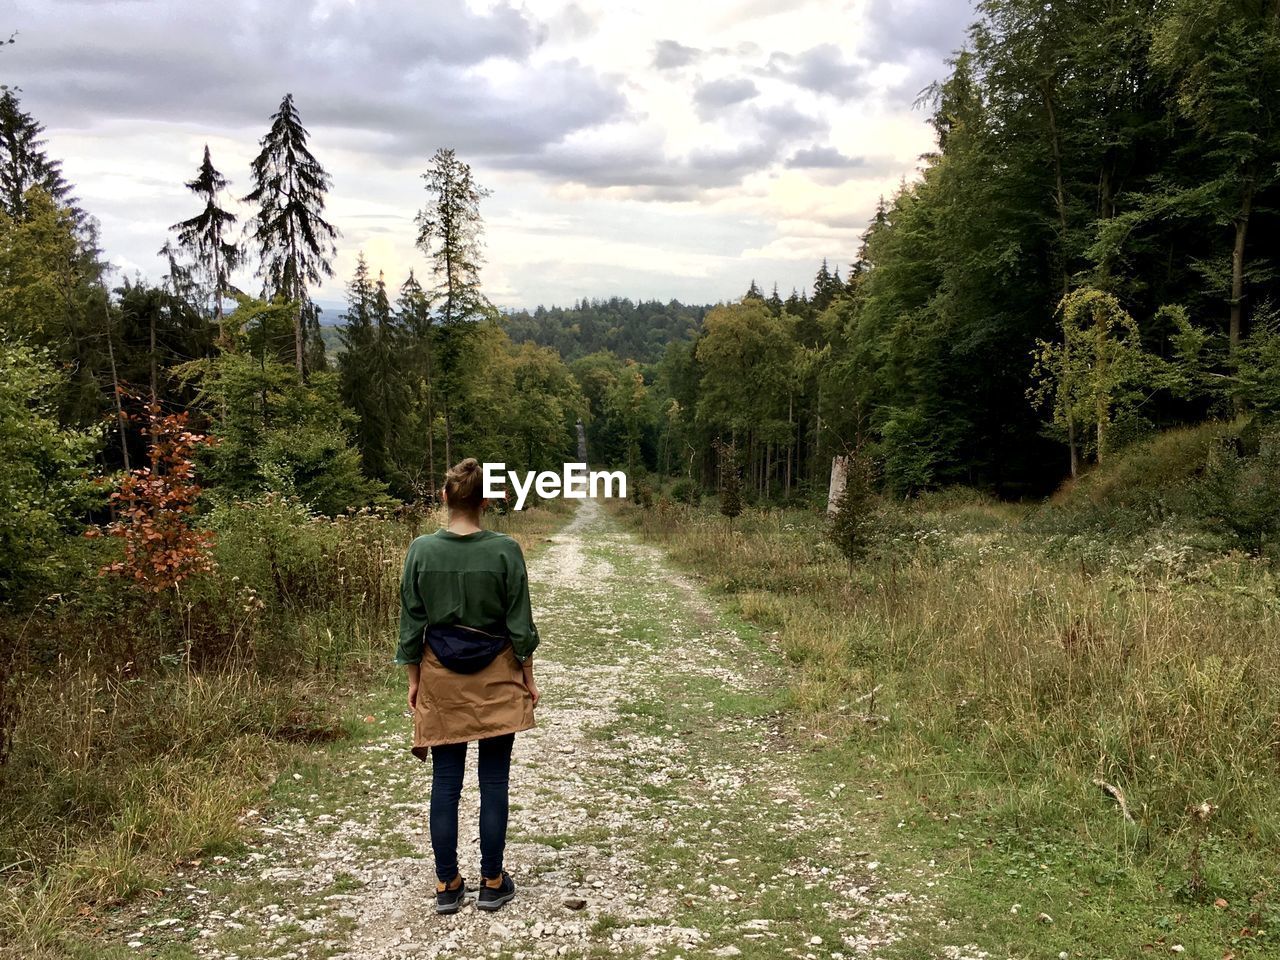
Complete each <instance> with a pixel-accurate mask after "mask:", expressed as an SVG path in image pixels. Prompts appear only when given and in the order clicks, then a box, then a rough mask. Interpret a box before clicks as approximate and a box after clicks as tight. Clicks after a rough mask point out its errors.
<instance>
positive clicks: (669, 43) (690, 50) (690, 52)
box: [653, 40, 702, 70]
mask: <svg viewBox="0 0 1280 960" xmlns="http://www.w3.org/2000/svg"><path fill="white" fill-rule="evenodd" d="M701 57H702V51H701V50H699V49H698V48H697V47H686V46H685V45H684V44H683V43H677V42H676V41H675V40H659V41H658V42H657V43H656V44H655V45H654V50H653V65H654V67H656V68H657V69H659V70H674V69H676V68H678V67H687V66H688V65H689V64H691V63H693V62H694V61H695V60H698V59H700V58H701Z"/></svg>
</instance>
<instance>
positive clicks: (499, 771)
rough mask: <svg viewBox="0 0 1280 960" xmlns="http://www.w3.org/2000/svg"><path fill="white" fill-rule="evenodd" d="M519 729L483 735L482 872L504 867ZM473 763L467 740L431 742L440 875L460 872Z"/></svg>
mask: <svg viewBox="0 0 1280 960" xmlns="http://www.w3.org/2000/svg"><path fill="white" fill-rule="evenodd" d="M515 739H516V735H515V734H514V733H507V734H504V735H502V736H500V737H489V738H488V739H486V740H481V741H480V750H479V753H480V760H479V763H478V765H477V772H478V773H479V780H480V874H481V876H484V877H489V878H492V877H497V876H500V875H501V873H502V853H503V850H504V849H505V848H506V846H507V787H508V784H509V783H510V777H511V747H512V745H513V744H514V743H515ZM466 765H467V745H466V744H465V743H447V744H444V745H443V746H439V747H432V748H431V850H432V852H433V853H434V854H435V857H436V878H437V879H439V881H440V882H441V883H449V882H451V881H452V880H453V878H454V877H456V876H457V875H458V799H459V797H461V796H462V775H463V772H464V771H465V769H466Z"/></svg>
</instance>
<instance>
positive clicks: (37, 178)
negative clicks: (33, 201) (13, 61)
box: [0, 89, 83, 222]
mask: <svg viewBox="0 0 1280 960" xmlns="http://www.w3.org/2000/svg"><path fill="white" fill-rule="evenodd" d="M43 132H44V127H42V126H41V125H40V124H39V123H37V122H36V121H35V119H34V118H32V116H31V114H29V113H25V112H23V110H22V105H21V103H19V101H18V96H17V93H16V92H15V91H14V90H12V89H7V90H5V91H4V92H3V93H2V94H0V207H3V209H4V211H5V212H6V213H7V214H9V216H10V217H12V218H13V219H14V220H26V219H27V217H28V215H29V213H30V211H29V209H28V205H27V198H26V193H27V191H28V190H30V189H31V188H32V187H41V188H43V189H44V192H45V193H47V194H48V195H49V196H50V197H52V198H53V201H54V202H55V203H56V204H57V205H58V206H59V207H69V208H70V209H71V210H72V212H73V213H74V214H75V219H76V220H77V222H78V221H80V220H81V219H82V217H83V214H82V213H81V211H80V210H79V208H77V207H76V205H75V201H74V199H73V198H72V196H71V185H70V184H68V183H67V181H66V180H64V179H63V177H62V164H61V163H60V162H59V161H57V160H50V159H49V156H48V154H46V153H45V150H44V147H45V144H46V141H45V140H44V139H43V138H42V137H41V136H40V134H41V133H43Z"/></svg>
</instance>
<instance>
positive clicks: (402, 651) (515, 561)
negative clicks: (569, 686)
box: [396, 530, 538, 663]
mask: <svg viewBox="0 0 1280 960" xmlns="http://www.w3.org/2000/svg"><path fill="white" fill-rule="evenodd" d="M493 623H505V624H506V625H507V632H508V633H509V634H510V635H511V649H512V650H513V651H514V652H515V655H516V659H517V660H519V661H520V662H521V663H524V661H525V660H527V659H528V658H529V656H530V655H531V654H532V653H533V651H534V648H536V647H537V646H538V628H537V627H536V626H535V625H534V622H533V610H532V608H531V607H530V605H529V579H528V575H527V574H526V572H525V566H524V553H523V552H521V550H520V544H518V543H516V542H515V541H514V540H512V539H511V538H510V537H508V536H507V535H506V534H504V533H497V532H495V531H493V530H480V531H478V532H476V533H468V534H466V535H459V534H456V533H450V532H449V531H448V530H437V531H436V532H435V533H430V534H425V535H424V536H421V537H418V538H417V539H416V540H414V541H413V543H411V544H409V552H408V553H407V554H406V555H405V558H404V573H403V574H402V575H401V577H400V645H399V646H398V647H397V648H396V663H420V662H421V661H422V645H423V636H422V633H423V630H424V629H425V628H426V626H427V624H461V625H462V626H464V627H484V626H486V625H489V624H493Z"/></svg>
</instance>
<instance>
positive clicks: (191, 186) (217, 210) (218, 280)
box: [166, 144, 241, 340]
mask: <svg viewBox="0 0 1280 960" xmlns="http://www.w3.org/2000/svg"><path fill="white" fill-rule="evenodd" d="M228 184H229V181H228V180H227V178H226V177H224V176H223V175H222V174H221V173H219V172H218V170H217V168H215V167H214V165H213V160H212V159H211V158H210V156H209V145H208V144H205V147H204V159H203V160H202V161H201V162H200V169H199V170H198V171H197V172H196V176H195V179H194V180H188V181H187V189H188V190H190V191H191V192H192V193H194V194H195V195H196V196H197V197H199V198H200V199H201V200H202V201H204V209H203V210H201V211H200V213H198V214H196V215H195V216H194V217H191V218H190V219H187V220H181V221H179V222H178V223H175V224H174V225H173V226H172V227H170V228H169V229H170V230H176V231H177V232H178V246H179V247H180V248H181V249H182V250H183V251H185V252H186V254H187V255H188V256H189V257H190V258H191V260H192V261H194V263H195V266H196V270H197V271H198V273H199V275H200V276H201V277H202V279H204V280H205V281H207V282H208V284H209V285H210V288H211V291H212V296H213V317H214V320H215V321H216V322H217V324H218V337H219V339H220V340H225V339H226V331H225V330H224V328H223V322H222V299H223V296H224V295H225V294H226V293H227V290H228V288H229V286H230V276H231V271H232V270H235V269H236V267H238V266H239V265H240V261H241V251H240V246H239V244H237V243H236V242H235V241H233V240H229V239H228V233H229V232H230V230H231V228H232V227H233V226H235V223H236V215H235V214H234V213H232V212H230V211H229V210H226V209H224V208H223V207H221V206H219V203H218V200H219V194H221V193H222V191H223V190H225V189H226V188H227V186H228ZM166 246H168V245H167V244H166ZM171 262H172V259H171Z"/></svg>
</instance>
